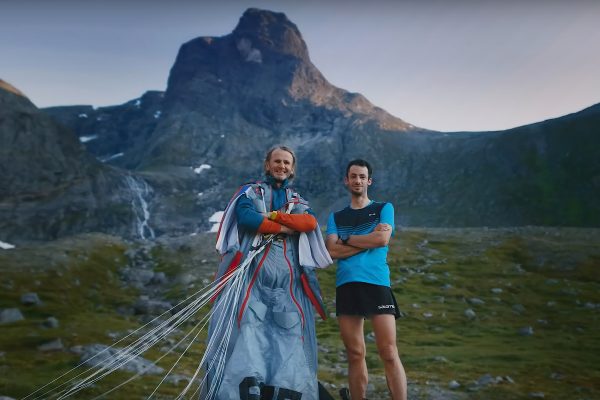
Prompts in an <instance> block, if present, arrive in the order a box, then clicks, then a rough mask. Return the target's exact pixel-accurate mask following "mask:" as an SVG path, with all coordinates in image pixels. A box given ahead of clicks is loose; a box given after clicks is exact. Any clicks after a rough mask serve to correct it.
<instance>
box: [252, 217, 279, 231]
mask: <svg viewBox="0 0 600 400" xmlns="http://www.w3.org/2000/svg"><path fill="white" fill-rule="evenodd" d="M258 231H259V232H260V233H279V232H281V225H279V224H278V223H277V222H273V221H271V220H270V219H268V218H263V222H261V224H260V226H259V227H258Z"/></svg>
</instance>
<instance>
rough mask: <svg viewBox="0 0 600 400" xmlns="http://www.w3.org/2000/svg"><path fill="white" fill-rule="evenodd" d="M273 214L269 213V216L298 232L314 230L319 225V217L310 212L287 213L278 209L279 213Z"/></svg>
mask: <svg viewBox="0 0 600 400" xmlns="http://www.w3.org/2000/svg"><path fill="white" fill-rule="evenodd" d="M271 215H273V216H274V218H273V217H271ZM271 215H269V217H270V218H271V219H272V220H273V221H275V222H278V223H280V224H282V225H285V226H287V227H288V228H291V229H293V230H295V231H297V232H310V231H314V230H315V228H316V227H317V219H316V218H315V217H314V216H312V215H310V214H286V213H282V212H279V211H277V213H272V214H271ZM261 226H262V225H261Z"/></svg>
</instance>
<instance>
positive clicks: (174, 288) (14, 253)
mask: <svg viewBox="0 0 600 400" xmlns="http://www.w3.org/2000/svg"><path fill="white" fill-rule="evenodd" d="M213 240H214V234H199V235H195V236H186V237H179V238H171V239H167V238H163V239H159V240H156V241H152V242H128V241H124V240H122V239H119V238H117V237H114V236H107V235H99V234H94V235H82V236H75V237H70V238H65V239H61V240H58V241H53V242H48V243H44V244H35V245H27V246H17V247H16V248H14V249H10V250H0V275H1V279H0V285H1V288H2V290H1V291H0V324H1V326H0V329H2V335H1V336H0V371H1V373H0V395H5V396H10V397H13V398H19V397H22V396H24V395H26V394H28V393H30V392H32V391H33V390H35V389H36V388H39V387H40V386H42V385H43V384H45V383H48V382H49V381H51V380H52V379H54V378H56V377H57V376H58V375H60V374H61V373H62V372H65V371H67V370H68V369H70V368H72V367H74V366H76V365H77V364H78V363H79V362H86V360H88V359H89V358H90V356H91V355H93V354H96V353H97V352H98V351H100V350H102V349H103V348H104V347H103V346H106V345H110V344H112V343H115V342H117V341H118V340H121V339H123V338H124V337H126V336H127V335H128V334H130V333H131V332H133V331H134V330H135V329H138V328H140V327H141V326H143V325H144V324H146V323H148V322H149V321H151V320H152V319H153V318H154V317H156V316H158V315H160V314H161V313H163V312H165V311H167V310H169V309H170V308H171V307H173V306H175V305H177V304H178V303H180V302H181V301H182V300H183V299H185V298H186V297H188V296H190V295H192V294H194V293H196V292H197V291H198V290H200V289H201V288H203V287H204V286H206V285H207V284H208V283H209V282H210V281H211V280H212V276H213V274H214V269H215V265H216V262H217V257H216V255H215V253H214V252H213V250H212V243H213ZM598 243H600V232H599V231H598V230H596V229H571V228H562V229H560V228H532V227H531V228H505V229H483V228H481V229H442V228H428V229H405V230H402V231H400V232H398V234H397V235H396V237H395V238H394V239H393V240H392V243H391V249H390V266H391V270H392V281H393V289H394V291H395V294H396V296H397V298H398V302H399V305H400V308H401V311H402V318H400V319H399V320H398V322H397V329H398V344H399V350H400V353H401V358H402V361H403V363H404V366H405V368H406V371H407V374H408V378H409V391H410V393H411V396H410V398H411V399H437V400H441V399H483V398H485V399H517V398H569V399H597V398H600V386H599V385H598V382H600V379H598V378H600V375H599V374H600V364H599V363H598V359H597V357H595V354H598V352H599V351H600V339H599V338H598V335H597V334H596V332H597V331H598V329H600V320H599V317H600V314H599V313H600V295H599V293H600V290H599V289H600V279H599V277H598V267H599V265H600V250H599V249H600V247H598ZM334 274H335V270H334V268H333V267H331V268H329V269H326V270H323V271H320V273H319V279H320V281H321V285H322V287H323V292H324V295H325V300H326V303H327V306H328V308H329V310H328V312H329V313H330V317H329V318H328V319H327V320H326V321H320V322H318V323H317V336H318V340H319V348H320V361H319V362H320V364H319V379H320V380H321V381H322V382H323V383H324V385H325V386H326V387H327V388H328V389H329V390H330V391H331V392H332V393H336V392H337V391H338V390H339V388H341V387H343V386H345V385H346V374H347V370H346V359H345V355H344V352H343V348H342V345H341V341H340V339H339V337H338V333H337V325H336V321H335V317H334V315H333V311H334V304H333V293H334ZM204 312H205V311H201V312H200V314H199V315H198V316H197V317H195V318H194V319H193V321H192V322H190V323H189V324H187V325H185V326H183V327H181V329H180V330H179V331H177V332H175V333H174V334H173V335H172V336H170V337H168V338H166V339H164V340H161V341H160V342H159V343H157V344H156V345H155V347H154V348H152V349H150V350H149V351H147V352H146V353H144V354H143V356H142V357H143V358H139V359H136V360H135V361H134V362H132V363H130V364H129V365H128V366H127V368H126V369H124V370H123V371H121V372H118V373H116V374H114V376H111V377H109V378H107V379H105V380H103V381H101V382H98V383H97V384H96V385H95V386H94V388H93V389H91V390H90V391H89V393H88V392H85V395H84V394H83V393H82V394H80V395H78V396H79V397H77V398H82V399H84V398H92V397H93V396H92V394H94V393H95V394H96V395H97V394H99V393H102V392H103V391H105V390H107V389H108V388H109V387H111V386H115V385H117V384H118V383H120V382H123V381H125V380H126V379H128V378H130V377H131V376H132V374H133V373H134V372H142V371H144V374H143V375H141V377H139V378H138V379H136V380H134V381H132V382H131V383H129V384H127V385H126V386H124V387H123V388H121V389H119V390H118V391H116V392H114V393H113V394H111V396H110V398H111V399H112V398H114V399H121V398H123V399H137V398H140V399H141V398H146V397H147V395H148V393H149V391H151V390H153V388H154V387H155V386H156V385H157V384H158V382H159V381H160V379H162V377H164V376H167V380H166V383H164V384H163V385H161V388H160V391H159V393H160V397H159V398H165V399H167V398H174V397H175V395H176V394H177V393H179V392H180V391H181V390H182V389H183V385H184V384H186V383H187V381H188V380H189V377H190V376H191V375H192V373H193V371H194V370H195V368H196V363H197V362H198V360H199V358H200V356H201V353H202V348H203V343H204V342H203V339H202V336H201V337H200V338H199V339H198V340H197V341H194V342H193V343H192V347H191V348H190V350H189V351H188V352H186V354H185V356H184V358H183V359H182V361H181V362H180V364H179V366H178V368H176V369H175V370H173V371H170V372H169V368H170V366H171V365H172V364H173V363H174V362H175V360H176V356H178V355H179V354H180V353H181V352H182V351H183V349H184V348H185V343H187V342H185V343H184V345H178V344H177V342H178V340H179V339H181V338H182V336H183V335H184V333H185V332H187V331H189V330H190V329H191V328H192V326H193V323H195V322H197V321H198V320H199V318H200V315H201V314H202V313H204ZM142 332H144V330H142ZM365 336H366V340H367V345H368V358H367V363H368V366H369V368H370V372H371V376H370V384H369V398H372V399H385V398H388V395H387V393H386V388H385V380H384V378H383V376H382V373H383V371H382V369H381V365H380V363H379V361H378V356H377V352H376V350H375V346H374V342H373V334H372V331H371V329H370V326H369V325H368V324H367V326H366V329H365ZM131 339H132V338H129V339H125V341H124V342H121V343H119V344H118V345H117V347H120V346H122V345H123V344H124V343H127V340H131ZM173 346H175V348H176V351H175V354H167V355H166V356H165V354H166V353H167V352H168V351H169V349H170V348H172V347H173ZM161 356H164V358H162V359H161V360H160V361H158V363H157V366H156V367H154V368H152V369H147V368H146V367H147V365H148V364H147V363H148V362H151V361H153V360H157V359H158V358H160V357H161ZM86 365H87V364H86ZM90 365H93V364H90ZM145 368H146V369H145Z"/></svg>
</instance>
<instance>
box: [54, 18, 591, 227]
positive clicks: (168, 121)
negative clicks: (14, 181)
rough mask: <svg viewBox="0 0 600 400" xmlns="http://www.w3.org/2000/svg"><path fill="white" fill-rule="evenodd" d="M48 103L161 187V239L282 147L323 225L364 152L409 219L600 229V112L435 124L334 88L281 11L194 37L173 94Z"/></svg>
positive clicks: (107, 155) (157, 202)
mask: <svg viewBox="0 0 600 400" xmlns="http://www.w3.org/2000/svg"><path fill="white" fill-rule="evenodd" d="M44 111H45V112H46V113H47V114H49V115H51V116H53V117H54V118H56V119H58V120H59V121H61V122H62V123H63V124H65V125H67V126H69V127H71V128H72V129H73V130H74V131H75V132H76V133H77V135H78V136H79V137H80V139H81V141H83V142H85V143H84V144H85V146H86V147H87V148H88V150H89V151H90V152H91V153H92V154H94V155H95V156H96V157H97V158H98V159H100V160H101V161H104V162H105V164H113V165H116V166H120V167H124V168H127V169H130V170H134V171H135V172H136V173H137V174H138V175H140V176H142V177H143V178H144V179H145V180H146V181H147V182H148V183H149V184H150V187H151V188H152V190H153V197H152V199H151V200H150V199H149V200H148V201H149V208H148V212H149V215H150V216H149V223H150V226H153V227H154V229H155V230H156V232H157V234H170V235H179V234H189V233H192V232H196V231H199V230H206V229H208V227H209V223H208V217H209V216H210V215H212V214H213V213H214V212H215V211H218V210H222V209H223V208H224V207H225V205H226V203H227V201H228V199H229V197H230V196H231V194H232V193H233V191H234V190H235V189H236V188H237V187H238V186H239V184H240V183H242V182H245V181H248V180H253V179H260V177H261V174H262V159H263V157H264V153H265V151H266V150H267V149H268V148H269V147H271V146H272V145H274V144H278V143H280V144H286V145H288V146H291V147H292V148H294V149H295V150H296V152H297V156H298V168H297V169H298V174H297V179H296V180H295V183H294V185H295V186H296V187H297V188H298V190H299V191H300V192H301V193H302V194H303V195H304V196H305V197H307V198H308V199H309V200H310V201H311V204H312V205H313V208H314V209H315V211H316V212H317V214H318V216H319V218H320V219H321V220H325V218H326V216H327V214H328V212H329V211H330V210H332V209H335V208H340V207H342V206H344V205H345V204H346V203H347V194H346V192H345V190H344V187H343V185H342V178H343V173H344V168H345V165H346V163H347V162H348V161H349V160H350V159H352V158H356V157H361V158H365V159H367V160H369V161H371V162H372V164H373V166H374V170H375V174H374V183H373V186H372V189H371V197H372V198H375V199H378V200H387V201H392V202H393V203H394V204H395V207H396V212H397V219H398V221H399V223H400V224H403V225H412V226H507V225H568V226H598V225H600V206H599V204H600V161H599V160H600V157H597V150H595V149H597V148H598V142H599V140H600V139H598V136H597V135H596V131H597V129H598V127H599V126H600V106H594V107H591V108H590V109H587V110H584V111H582V112H580V113H576V114H573V115H570V116H567V117H563V118H558V119H555V120H550V121H545V122H542V123H538V124H533V125H528V126H524V127H520V128H515V129H511V130H507V131H501V132H475V133H465V132H463V133H460V132H459V133H442V132H434V131H428V130H426V129H422V128H418V127H415V126H412V125H411V124H409V123H407V122H405V121H402V120H401V119H399V118H396V117H394V116H392V115H390V114H388V113H386V112H385V111H384V110H382V109H380V108H378V107H375V106H374V105H372V104H371V103H370V102H369V101H368V100H367V99H365V98H364V97H363V96H362V95H360V94H356V93H349V92H347V91H345V90H343V89H340V88H337V87H335V86H333V85H331V84H330V83H329V82H328V81H327V80H326V79H325V77H323V75H322V74H321V73H320V72H319V71H318V69H317V68H316V67H315V66H314V65H313V64H312V62H311V61H310V58H309V55H308V49H307V46H306V44H305V42H304V41H303V39H302V36H301V34H300V32H299V30H298V28H297V27H296V26H295V25H294V24H293V23H292V22H290V21H289V20H288V19H287V18H286V16H285V15H284V14H280V13H274V12H270V11H262V10H257V9H249V10H247V11H246V12H245V13H244V15H243V16H242V17H241V19H240V21H239V24H238V26H237V27H236V28H235V30H234V31H233V32H232V33H231V34H229V35H226V36H223V37H199V38H196V39H193V40H191V41H189V42H187V43H185V44H183V45H182V46H181V48H180V51H179V54H178V56H177V59H176V60H175V64H174V65H173V67H172V69H171V72H170V75H169V79H168V86H167V89H166V92H165V93H161V92H148V93H146V94H144V95H143V96H142V97H141V98H140V99H135V100H132V101H130V102H127V103H125V104H123V105H120V106H114V107H104V108H98V109H93V108H91V107H86V106H76V107H54V108H50V109H45V110H44Z"/></svg>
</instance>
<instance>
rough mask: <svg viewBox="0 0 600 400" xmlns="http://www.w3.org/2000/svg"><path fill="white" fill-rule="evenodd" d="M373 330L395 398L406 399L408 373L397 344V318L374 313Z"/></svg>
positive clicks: (398, 399)
mask: <svg viewBox="0 0 600 400" xmlns="http://www.w3.org/2000/svg"><path fill="white" fill-rule="evenodd" d="M371 322H372V323H373V332H374V333H375V343H376V344H377V350H378V351H379V357H380V358H381V360H382V361H383V365H384V367H385V378H386V380H387V384H388V387H389V389H390V392H391V394H392V399H393V400H406V373H405V372H404V367H403V366H402V363H401V362H400V357H399V356H398V347H397V346H396V320H395V319H394V316H393V315H390V314H383V315H374V316H373V318H372V320H371Z"/></svg>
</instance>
